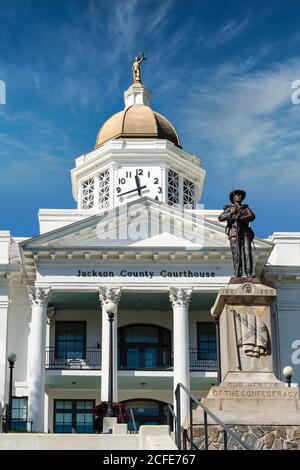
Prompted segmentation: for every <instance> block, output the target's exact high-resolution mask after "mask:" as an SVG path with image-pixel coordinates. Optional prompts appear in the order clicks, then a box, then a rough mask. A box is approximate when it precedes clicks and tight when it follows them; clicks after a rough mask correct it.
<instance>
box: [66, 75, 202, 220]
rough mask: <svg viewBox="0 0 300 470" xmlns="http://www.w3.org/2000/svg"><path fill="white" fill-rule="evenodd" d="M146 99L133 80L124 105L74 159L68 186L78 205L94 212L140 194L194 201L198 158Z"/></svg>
mask: <svg viewBox="0 0 300 470" xmlns="http://www.w3.org/2000/svg"><path fill="white" fill-rule="evenodd" d="M150 100H151V93H150V92H149V90H148V89H147V88H146V87H145V86H144V85H143V84H142V83H140V82H134V83H133V84H132V85H131V86H130V87H129V88H128V90H126V91H125V93H124V101H125V107H124V109H123V110H122V111H120V112H118V113H116V114H114V115H113V116H112V117H110V118H109V119H108V120H107V121H106V122H105V123H104V124H103V125H102V126H101V128H100V130H99V133H98V135H97V139H96V144H95V147H94V149H93V150H92V151H91V152H89V153H87V154H85V155H82V156H80V157H78V158H77V159H76V167H75V168H74V169H73V170H72V188H73V195H74V198H75V200H76V201H77V203H78V208H79V209H82V210H88V211H90V212H91V213H98V212H99V211H101V210H103V209H110V208H113V207H117V206H119V205H121V204H126V203H128V202H131V201H133V200H138V199H139V198H141V197H145V196H147V197H149V198H152V199H154V200H156V201H160V202H163V203H165V204H168V205H171V206H178V207H186V208H189V209H193V208H195V205H196V204H197V203H198V202H199V200H200V197H201V194H202V190H203V183H204V177H205V170H204V169H203V168H202V167H201V164H200V159H199V158H197V157H195V156H193V155H190V154H188V153H187V152H185V151H184V150H183V149H182V147H181V143H180V140H179V137H178V134H177V132H176V129H175V128H174V127H173V126H172V124H171V123H170V121H168V120H167V119H166V118H165V117H164V116H162V115H161V114H159V113H158V112H156V111H153V110H152V109H151V107H150Z"/></svg>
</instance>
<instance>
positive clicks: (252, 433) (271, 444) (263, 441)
mask: <svg viewBox="0 0 300 470" xmlns="http://www.w3.org/2000/svg"><path fill="white" fill-rule="evenodd" d="M228 428H229V429H232V430H233V431H235V432H236V434H238V435H239V437H240V439H241V440H242V441H245V443H246V444H248V446H250V447H251V448H252V449H253V450H300V426H255V425H251V426H247V425H235V426H233V425H229V426H228ZM193 432H194V434H193V436H194V443H195V444H196V445H197V446H198V447H199V448H200V449H204V447H205V445H204V427H203V426H199V425H197V426H195V427H194V430H193ZM208 432H209V439H208V443H209V450H223V448H224V434H223V431H221V430H220V428H219V426H212V425H210V426H208ZM227 439H228V441H227V448H228V450H240V449H241V447H240V445H239V444H238V443H237V442H236V441H235V440H234V439H233V438H232V437H231V436H229V435H228V438H227Z"/></svg>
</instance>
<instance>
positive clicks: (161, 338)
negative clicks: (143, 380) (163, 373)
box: [119, 325, 172, 369]
mask: <svg viewBox="0 0 300 470" xmlns="http://www.w3.org/2000/svg"><path fill="white" fill-rule="evenodd" d="M171 366H172V349H171V332H170V330H167V329H166V328H162V327H159V326H155V325H130V326H125V327H122V328H119V367H120V369H165V368H170V367H171Z"/></svg>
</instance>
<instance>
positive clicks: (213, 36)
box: [203, 17, 250, 50]
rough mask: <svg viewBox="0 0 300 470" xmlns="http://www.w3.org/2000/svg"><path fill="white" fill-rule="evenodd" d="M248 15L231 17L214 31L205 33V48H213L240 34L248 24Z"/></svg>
mask: <svg viewBox="0 0 300 470" xmlns="http://www.w3.org/2000/svg"><path fill="white" fill-rule="evenodd" d="M249 22H250V17H246V18H243V19H239V18H233V19H230V20H228V21H226V22H225V23H223V24H222V25H221V26H220V27H219V29H218V30H217V31H216V32H213V33H208V34H206V35H205V37H204V40H203V45H204V47H206V48H207V49H210V50H213V49H215V48H217V47H219V46H222V45H223V44H225V43H227V42H228V41H231V40H232V39H234V38H236V37H237V36H239V35H240V33H241V32H242V31H243V30H244V29H245V28H246V27H247V26H248V24H249Z"/></svg>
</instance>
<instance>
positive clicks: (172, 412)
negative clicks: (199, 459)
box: [168, 404, 200, 450]
mask: <svg viewBox="0 0 300 470" xmlns="http://www.w3.org/2000/svg"><path fill="white" fill-rule="evenodd" d="M168 408H169V411H170V413H171V415H172V417H173V420H174V425H175V426H174V427H175V442H177V432H178V429H177V417H176V415H175V413H174V410H173V408H172V406H171V405H170V404H168ZM180 428H181V432H182V433H185V432H186V429H184V427H183V426H180ZM184 439H185V446H184V450H187V449H186V440H189V438H188V436H187V435H186V434H184ZM190 445H192V446H193V448H194V449H196V450H200V449H199V447H198V446H196V444H195V443H194V442H191V443H190Z"/></svg>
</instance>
